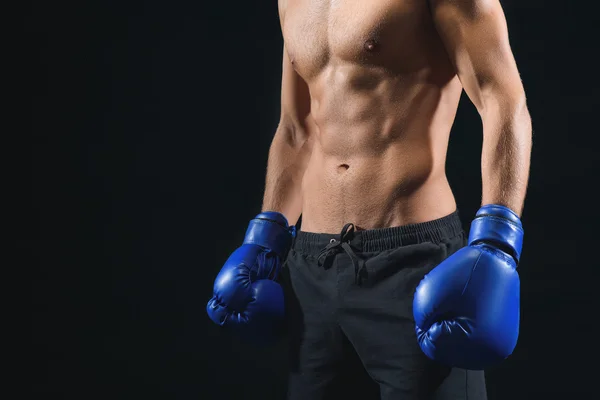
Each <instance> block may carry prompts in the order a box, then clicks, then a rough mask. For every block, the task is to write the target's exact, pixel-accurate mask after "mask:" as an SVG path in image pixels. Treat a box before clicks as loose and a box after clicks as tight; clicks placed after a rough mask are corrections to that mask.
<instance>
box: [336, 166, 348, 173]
mask: <svg viewBox="0 0 600 400" xmlns="http://www.w3.org/2000/svg"><path fill="white" fill-rule="evenodd" d="M348 168H350V166H349V165H348V164H340V165H338V167H337V171H338V172H339V173H342V172H346V171H348Z"/></svg>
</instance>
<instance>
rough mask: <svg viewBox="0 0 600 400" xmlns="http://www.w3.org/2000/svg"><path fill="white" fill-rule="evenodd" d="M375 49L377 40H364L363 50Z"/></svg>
mask: <svg viewBox="0 0 600 400" xmlns="http://www.w3.org/2000/svg"><path fill="white" fill-rule="evenodd" d="M376 49H377V41H376V40H375V39H369V40H367V41H366V42H365V50H367V51H375V50H376Z"/></svg>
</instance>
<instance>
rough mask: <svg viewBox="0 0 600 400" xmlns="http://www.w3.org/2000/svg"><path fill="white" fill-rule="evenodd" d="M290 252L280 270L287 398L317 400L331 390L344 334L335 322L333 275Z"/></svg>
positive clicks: (300, 255)
mask: <svg viewBox="0 0 600 400" xmlns="http://www.w3.org/2000/svg"><path fill="white" fill-rule="evenodd" d="M332 273H333V271H325V270H323V269H322V268H321V267H319V266H318V265H317V262H316V259H314V258H313V257H311V256H306V255H302V254H300V253H296V252H294V251H291V252H290V254H289V256H288V259H287V261H286V264H285V266H284V268H283V271H282V276H281V282H282V285H283V288H284V293H285V302H286V318H287V329H288V335H287V336H288V340H289V349H290V354H289V360H290V365H289V380H288V398H289V399H298V400H300V399H302V400H309V399H310V400H320V399H326V398H329V397H330V396H331V395H332V394H334V391H335V382H336V380H337V379H336V378H337V377H338V375H339V366H340V364H341V363H342V358H343V340H342V339H343V334H342V332H341V330H340V328H339V325H338V324H337V321H336V319H335V317H334V309H335V298H336V296H335V287H331V285H332V284H334V283H335V276H330V275H331V274H332Z"/></svg>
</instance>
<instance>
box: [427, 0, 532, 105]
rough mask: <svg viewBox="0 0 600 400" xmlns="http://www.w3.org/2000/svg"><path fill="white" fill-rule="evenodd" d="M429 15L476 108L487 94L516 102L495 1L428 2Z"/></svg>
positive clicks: (518, 89)
mask: <svg viewBox="0 0 600 400" xmlns="http://www.w3.org/2000/svg"><path fill="white" fill-rule="evenodd" d="M430 3H431V9H432V16H433V20H434V23H435V26H436V29H437V30H438V32H439V34H440V37H441V39H442V41H443V42H444V45H445V47H446V50H447V52H448V55H449V57H450V59H451V61H452V63H453V64H454V66H455V68H456V72H457V74H458V77H459V79H460V81H461V83H462V85H463V88H464V89H465V92H466V93H467V95H468V96H469V98H470V99H471V101H472V102H473V103H474V104H475V106H476V107H477V108H478V109H480V108H482V107H483V106H484V103H485V101H486V99H487V98H488V95H490V94H492V95H494V96H498V94H501V95H502V96H504V97H506V98H507V100H511V101H520V99H521V98H522V97H523V88H522V84H521V79H520V76H519V72H518V70H517V66H516V62H515V59H514V56H513V53H512V50H511V47H510V43H509V37H508V29H507V26H506V18H505V16H504V11H503V10H502V7H501V5H500V2H499V0H430Z"/></svg>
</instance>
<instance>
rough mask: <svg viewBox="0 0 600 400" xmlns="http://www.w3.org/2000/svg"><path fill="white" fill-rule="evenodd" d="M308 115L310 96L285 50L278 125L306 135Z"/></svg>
mask: <svg viewBox="0 0 600 400" xmlns="http://www.w3.org/2000/svg"><path fill="white" fill-rule="evenodd" d="M309 115H310V94H309V91H308V86H307V84H306V82H305V81H304V79H302V77H300V75H298V73H297V72H296V70H295V69H294V66H293V65H292V63H291V61H290V58H289V56H288V54H287V51H286V49H285V45H284V48H283V66H282V74H281V117H280V125H282V126H284V127H286V128H290V129H292V130H294V131H304V132H305V133H306V130H307V124H308V118H309Z"/></svg>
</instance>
